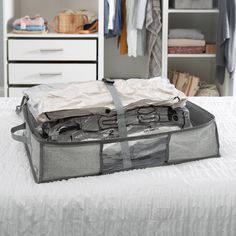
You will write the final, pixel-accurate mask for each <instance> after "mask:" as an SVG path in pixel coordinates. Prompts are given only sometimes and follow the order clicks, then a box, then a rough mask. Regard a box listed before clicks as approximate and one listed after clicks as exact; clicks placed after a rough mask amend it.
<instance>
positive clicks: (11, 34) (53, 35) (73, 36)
mask: <svg viewBox="0 0 236 236" xmlns="http://www.w3.org/2000/svg"><path fill="white" fill-rule="evenodd" d="M7 37H8V38H98V33H94V34H58V33H47V34H14V33H8V34H7Z"/></svg>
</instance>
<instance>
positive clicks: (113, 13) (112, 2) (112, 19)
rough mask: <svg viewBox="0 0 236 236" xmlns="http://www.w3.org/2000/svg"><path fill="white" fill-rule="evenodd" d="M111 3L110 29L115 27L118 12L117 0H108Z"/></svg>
mask: <svg viewBox="0 0 236 236" xmlns="http://www.w3.org/2000/svg"><path fill="white" fill-rule="evenodd" d="M108 4H109V21H108V29H109V30H113V29H114V20H115V14H116V0H108Z"/></svg>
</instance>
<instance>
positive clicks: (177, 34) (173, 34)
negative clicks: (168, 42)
mask: <svg viewBox="0 0 236 236" xmlns="http://www.w3.org/2000/svg"><path fill="white" fill-rule="evenodd" d="M168 37H169V39H195V40H204V39H205V36H204V35H203V34H202V32H201V31H200V30H197V29H171V30H169V35H168Z"/></svg>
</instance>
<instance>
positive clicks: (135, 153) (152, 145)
mask: <svg viewBox="0 0 236 236" xmlns="http://www.w3.org/2000/svg"><path fill="white" fill-rule="evenodd" d="M128 143H129V147H130V154H131V162H132V169H136V168H147V167H153V166H159V165H162V164H163V163H164V162H165V161H166V157H167V144H168V136H167V135H163V136H159V137H156V138H146V139H139V140H135V141H130V142H128ZM102 160H103V168H102V173H104V174H106V173H113V172H115V171H122V170H124V168H123V160H122V155H121V145H120V143H111V144H105V145H104V146H103V152H102Z"/></svg>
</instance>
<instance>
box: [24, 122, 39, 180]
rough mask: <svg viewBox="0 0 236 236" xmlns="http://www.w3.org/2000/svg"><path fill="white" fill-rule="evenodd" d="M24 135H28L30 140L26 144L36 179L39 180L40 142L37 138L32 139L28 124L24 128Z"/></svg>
mask: <svg viewBox="0 0 236 236" xmlns="http://www.w3.org/2000/svg"><path fill="white" fill-rule="evenodd" d="M26 136H27V137H29V140H30V142H29V144H28V145H27V146H28V150H29V154H30V159H31V162H32V166H33V168H34V172H35V175H36V178H37V180H39V171H40V164H39V163H40V144H39V142H38V141H37V140H35V139H34V137H33V136H32V134H31V132H30V129H29V127H28V126H27V128H26Z"/></svg>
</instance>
